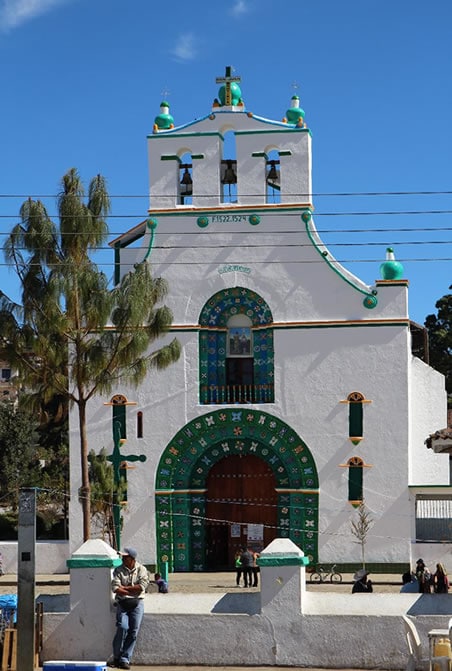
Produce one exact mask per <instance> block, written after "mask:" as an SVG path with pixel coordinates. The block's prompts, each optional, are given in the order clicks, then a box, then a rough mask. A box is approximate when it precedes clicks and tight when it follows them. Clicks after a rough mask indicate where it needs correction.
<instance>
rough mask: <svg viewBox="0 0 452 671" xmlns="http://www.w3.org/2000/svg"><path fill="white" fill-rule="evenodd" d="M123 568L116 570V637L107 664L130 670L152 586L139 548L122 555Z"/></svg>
mask: <svg viewBox="0 0 452 671" xmlns="http://www.w3.org/2000/svg"><path fill="white" fill-rule="evenodd" d="M118 554H119V555H120V556H121V557H122V564H121V566H117V567H116V568H115V570H114V571H113V579H112V591H113V593H114V595H115V606H116V634H115V637H114V639H113V657H111V658H110V659H109V661H108V662H107V665H108V666H110V667H114V668H118V669H130V660H131V658H132V655H133V651H134V648H135V644H136V641H137V636H138V631H139V629H140V626H141V621H142V619H143V614H144V593H145V591H146V587H147V586H148V584H149V575H148V572H147V570H146V568H145V567H144V566H143V565H142V564H140V563H138V562H137V554H138V553H137V551H136V550H135V548H124V551H123V552H118Z"/></svg>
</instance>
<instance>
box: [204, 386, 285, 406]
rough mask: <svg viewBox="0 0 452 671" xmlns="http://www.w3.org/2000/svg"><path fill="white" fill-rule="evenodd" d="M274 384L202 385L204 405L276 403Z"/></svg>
mask: <svg viewBox="0 0 452 671" xmlns="http://www.w3.org/2000/svg"><path fill="white" fill-rule="evenodd" d="M274 400H275V393H274V387H273V385H272V384H227V385H224V386H216V385H210V386H206V385H205V386H202V387H201V403H202V404H203V405H221V404H224V405H228V404H233V403H274Z"/></svg>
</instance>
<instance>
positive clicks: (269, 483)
mask: <svg viewBox="0 0 452 671" xmlns="http://www.w3.org/2000/svg"><path fill="white" fill-rule="evenodd" d="M206 484H207V491H206V564H207V568H208V569H209V570H215V571H221V570H224V569H227V568H231V567H233V566H234V555H235V553H236V551H237V550H238V549H239V548H241V547H245V546H250V547H252V548H253V549H255V550H257V551H260V550H261V549H263V548H264V547H265V546H267V545H268V544H269V543H270V542H271V541H272V540H273V539H274V538H275V537H276V536H277V533H276V527H277V520H278V514H277V505H278V494H277V492H276V478H275V475H274V474H273V472H272V469H271V468H270V466H269V465H268V464H267V463H266V462H265V461H264V460H263V459H261V458H259V457H256V456H254V455H252V454H248V455H242V454H239V455H231V456H229V457H224V458H223V459H220V461H218V462H217V463H216V464H215V465H214V466H213V467H212V468H211V469H210V471H209V474H208V476H207V481H206Z"/></svg>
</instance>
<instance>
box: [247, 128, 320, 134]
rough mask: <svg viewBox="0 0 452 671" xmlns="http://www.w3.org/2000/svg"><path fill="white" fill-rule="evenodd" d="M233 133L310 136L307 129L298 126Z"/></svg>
mask: <svg viewBox="0 0 452 671" xmlns="http://www.w3.org/2000/svg"><path fill="white" fill-rule="evenodd" d="M234 133H235V135H270V134H272V135H276V134H278V135H279V133H281V134H283V133H308V134H309V135H312V133H311V131H310V129H309V128H298V126H296V127H294V128H280V127H279V126H276V127H275V126H273V127H272V128H269V129H267V128H265V129H264V130H236V131H234Z"/></svg>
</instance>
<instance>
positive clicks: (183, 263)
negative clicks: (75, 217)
mask: <svg viewBox="0 0 452 671" xmlns="http://www.w3.org/2000/svg"><path fill="white" fill-rule="evenodd" d="M330 261H331V262H332V263H339V264H344V263H373V264H375V263H377V264H378V263H382V259H381V257H380V258H377V259H337V258H334V259H330ZM397 261H400V262H401V263H421V262H422V263H423V262H432V261H433V262H435V263H442V262H446V261H447V262H449V261H452V257H449V256H446V257H420V258H414V257H405V258H397ZM324 262H325V259H321V258H318V259H309V260H308V259H298V260H295V261H294V260H285V259H277V260H272V259H264V260H263V261H256V260H255V259H249V260H246V259H243V258H240V259H239V261H234V260H231V259H229V258H228V259H213V260H212V261H169V262H165V261H160V262H159V263H158V264H157V265H166V266H212V265H215V266H218V265H222V264H226V265H230V264H232V263H240V265H241V266H244V265H250V266H251V265H262V264H264V265H267V266H268V265H293V264H301V265H310V264H313V263H324ZM27 265H28V264H27ZM96 265H98V266H100V267H102V268H104V267H105V268H109V267H112V268H114V267H116V264H115V263H114V262H113V261H112V262H102V263H97V264H96ZM120 265H130V266H131V269H132V262H131V263H127V264H120ZM151 265H152V262H151ZM0 267H5V268H11V269H14V266H13V265H12V264H10V263H0ZM28 267H30V268H38V267H40V264H39V263H31V264H29V266H28Z"/></svg>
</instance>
